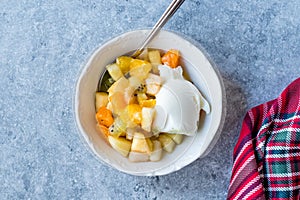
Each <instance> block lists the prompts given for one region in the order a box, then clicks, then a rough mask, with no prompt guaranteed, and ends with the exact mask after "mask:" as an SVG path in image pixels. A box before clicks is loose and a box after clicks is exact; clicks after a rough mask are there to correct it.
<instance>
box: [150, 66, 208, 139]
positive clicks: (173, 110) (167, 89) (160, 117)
mask: <svg viewBox="0 0 300 200" xmlns="http://www.w3.org/2000/svg"><path fill="white" fill-rule="evenodd" d="M158 69H159V72H160V77H161V78H162V87H161V88H160V91H159V92H158V93H157V94H156V95H155V97H156V105H155V111H156V115H155V119H154V121H153V124H152V130H153V131H154V132H166V133H173V134H184V135H189V136H192V135H194V134H195V133H196V132H197V130H198V123H199V120H200V110H201V109H203V110H204V111H205V112H206V113H207V114H208V113H210V106H209V104H208V102H207V101H206V99H205V98H204V97H203V96H202V94H201V93H200V91H199V90H198V89H197V88H196V87H195V86H194V85H193V84H192V83H191V82H190V81H188V80H186V79H185V78H184V77H183V70H182V68H181V67H180V66H178V67H177V68H171V67H169V66H166V65H160V66H158Z"/></svg>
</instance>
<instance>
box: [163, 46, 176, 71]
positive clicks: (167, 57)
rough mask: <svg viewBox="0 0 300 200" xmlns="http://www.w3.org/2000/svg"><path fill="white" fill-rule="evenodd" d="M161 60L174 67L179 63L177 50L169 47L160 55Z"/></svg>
mask: <svg viewBox="0 0 300 200" xmlns="http://www.w3.org/2000/svg"><path fill="white" fill-rule="evenodd" d="M161 62H162V63H163V64H165V65H168V66H170V67H172V68H176V67H177V66H178V63H179V51H178V50H176V49H170V50H169V51H167V52H166V53H165V54H164V55H163V56H162V57H161Z"/></svg>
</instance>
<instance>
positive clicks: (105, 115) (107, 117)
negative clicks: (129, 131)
mask: <svg viewBox="0 0 300 200" xmlns="http://www.w3.org/2000/svg"><path fill="white" fill-rule="evenodd" d="M96 119H97V122H98V123H99V124H100V125H103V126H106V127H109V126H110V125H112V124H113V123H114V118H113V116H112V112H111V111H110V110H108V109H107V108H106V107H105V106H102V107H100V108H99V110H98V112H97V113H96Z"/></svg>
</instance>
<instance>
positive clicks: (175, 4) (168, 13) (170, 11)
mask: <svg viewBox="0 0 300 200" xmlns="http://www.w3.org/2000/svg"><path fill="white" fill-rule="evenodd" d="M183 2H184V0H173V1H172V2H171V4H170V5H169V7H168V8H167V9H166V10H165V12H164V13H163V15H162V16H161V17H160V18H159V20H158V21H157V22H156V24H155V25H154V26H153V28H152V29H151V32H150V33H149V34H148V36H147V37H146V39H145V40H144V42H143V43H142V45H141V47H140V48H139V49H137V50H136V51H135V52H134V53H133V54H132V57H134V58H136V57H138V56H139V55H140V54H141V53H142V51H143V49H144V48H145V47H146V46H147V45H148V43H149V42H150V41H151V40H152V39H153V38H154V36H155V35H156V34H157V33H158V31H159V30H160V29H161V28H162V27H163V26H164V25H165V24H166V23H167V21H168V20H169V19H170V18H171V17H172V16H173V15H174V13H175V12H176V11H177V9H178V8H179V7H180V6H181V5H182V4H183Z"/></svg>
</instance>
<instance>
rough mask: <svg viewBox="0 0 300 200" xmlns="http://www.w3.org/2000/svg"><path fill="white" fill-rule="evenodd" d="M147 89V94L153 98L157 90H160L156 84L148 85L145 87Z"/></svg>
mask: <svg viewBox="0 0 300 200" xmlns="http://www.w3.org/2000/svg"><path fill="white" fill-rule="evenodd" d="M146 88H147V92H146V93H147V94H149V95H152V96H155V95H156V94H157V93H158V92H159V90H160V85H156V84H148V85H146Z"/></svg>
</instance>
